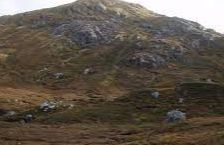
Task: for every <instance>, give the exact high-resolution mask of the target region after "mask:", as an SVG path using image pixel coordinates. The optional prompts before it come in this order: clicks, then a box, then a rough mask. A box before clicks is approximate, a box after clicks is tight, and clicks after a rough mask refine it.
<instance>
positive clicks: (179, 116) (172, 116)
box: [167, 110, 186, 123]
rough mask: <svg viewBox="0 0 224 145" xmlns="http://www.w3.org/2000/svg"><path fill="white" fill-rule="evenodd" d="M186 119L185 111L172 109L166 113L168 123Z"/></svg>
mask: <svg viewBox="0 0 224 145" xmlns="http://www.w3.org/2000/svg"><path fill="white" fill-rule="evenodd" d="M185 120H186V113H183V112H181V111H179V110H172V111H170V112H168V113H167V121H168V122H170V123H175V122H182V121H185Z"/></svg>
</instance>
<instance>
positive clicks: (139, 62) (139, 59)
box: [129, 53, 166, 68]
mask: <svg viewBox="0 0 224 145" xmlns="http://www.w3.org/2000/svg"><path fill="white" fill-rule="evenodd" d="M129 63H130V64H132V65H136V66H141V67H149V68H153V67H154V68H156V67H161V66H165V65H166V60H165V59H164V58H163V57H161V56H159V55H157V54H150V53H136V54H134V56H132V57H131V58H130V59H129Z"/></svg>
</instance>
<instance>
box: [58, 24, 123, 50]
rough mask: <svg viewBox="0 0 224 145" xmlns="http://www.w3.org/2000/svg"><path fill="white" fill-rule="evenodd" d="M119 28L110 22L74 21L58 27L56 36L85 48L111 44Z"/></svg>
mask: <svg viewBox="0 0 224 145" xmlns="http://www.w3.org/2000/svg"><path fill="white" fill-rule="evenodd" d="M118 28H119V26H118V25H117V24H116V23H113V22H108V21H85V20H74V21H73V22H71V23H69V24H63V25H61V26H59V27H57V28H56V29H55V30H54V34H55V35H63V36H66V37H69V38H70V39H71V40H72V41H73V42H76V43H77V44H79V45H81V46H85V45H91V44H99V43H109V42H111V41H112V40H113V39H114V37H115V34H116V32H117V30H118Z"/></svg>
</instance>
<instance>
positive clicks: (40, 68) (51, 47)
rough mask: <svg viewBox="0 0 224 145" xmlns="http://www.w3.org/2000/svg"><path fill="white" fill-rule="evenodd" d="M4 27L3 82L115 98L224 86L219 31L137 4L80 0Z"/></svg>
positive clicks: (5, 21)
mask: <svg viewBox="0 0 224 145" xmlns="http://www.w3.org/2000/svg"><path fill="white" fill-rule="evenodd" d="M0 24H1V26H0V27H1V29H0V57H1V68H0V73H1V78H2V79H1V83H2V84H12V83H13V84H24V85H28V84H29V85H30V84H32V85H41V86H45V87H48V88H49V87H50V88H54V89H58V88H68V89H75V90H77V91H84V92H86V91H88V90H97V91H99V92H102V93H103V92H104V91H105V92H104V93H106V94H108V93H109V94H110V93H112V92H123V91H124V92H126V91H128V90H129V89H131V90H132V89H144V88H153V87H161V88H170V87H174V86H175V84H176V83H180V82H183V81H201V80H206V79H213V80H215V81H217V82H223V81H224V74H223V71H222V70H223V69H224V57H223V56H224V44H223V40H224V37H223V35H222V34H219V33H217V32H215V31H213V30H210V29H206V28H204V27H203V26H201V25H200V24H198V23H195V22H192V21H188V20H184V19H181V18H176V17H166V16H163V15H159V14H156V13H154V12H152V11H149V10H147V9H146V8H144V7H142V6H140V5H137V4H131V3H126V2H123V1H119V0H113V1H109V0H79V1H76V2H74V3H71V4H67V5H63V6H60V7H55V8H51V9H44V10H38V11H33V12H27V13H23V14H18V15H14V16H4V17H1V18H0ZM202 72H203V73H202Z"/></svg>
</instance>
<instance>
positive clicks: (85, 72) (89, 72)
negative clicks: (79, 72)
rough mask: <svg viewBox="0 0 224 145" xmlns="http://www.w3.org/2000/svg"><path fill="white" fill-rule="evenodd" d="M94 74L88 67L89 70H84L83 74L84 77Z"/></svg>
mask: <svg viewBox="0 0 224 145" xmlns="http://www.w3.org/2000/svg"><path fill="white" fill-rule="evenodd" d="M93 73H95V71H94V69H93V68H91V67H89V68H86V69H85V70H84V72H83V74H84V75H88V74H93Z"/></svg>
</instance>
